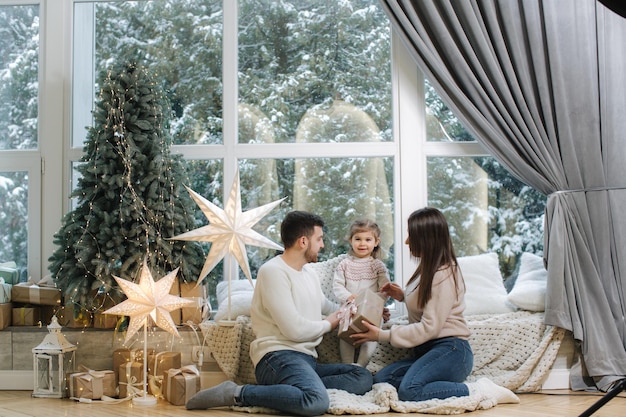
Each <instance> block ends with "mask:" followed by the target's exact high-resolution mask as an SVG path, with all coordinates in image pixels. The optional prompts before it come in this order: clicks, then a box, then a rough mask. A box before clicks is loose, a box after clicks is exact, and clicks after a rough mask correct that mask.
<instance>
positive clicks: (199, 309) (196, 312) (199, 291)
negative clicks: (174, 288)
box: [180, 282, 208, 324]
mask: <svg viewBox="0 0 626 417" xmlns="http://www.w3.org/2000/svg"><path fill="white" fill-rule="evenodd" d="M206 290H207V287H206V285H202V284H201V285H196V283H195V282H181V283H180V296H181V297H182V298H185V299H188V300H192V301H193V302H194V303H193V304H188V305H187V306H185V307H182V308H181V312H182V322H183V323H187V322H188V321H191V322H193V323H195V324H200V323H202V320H203V319H204V316H205V313H208V311H206V308H205V306H206V300H207V294H206Z"/></svg>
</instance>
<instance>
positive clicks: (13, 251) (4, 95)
mask: <svg viewBox="0 0 626 417" xmlns="http://www.w3.org/2000/svg"><path fill="white" fill-rule="evenodd" d="M39 50H40V48H39V5H38V4H11V5H0V263H1V262H10V261H12V262H15V263H16V264H17V265H18V266H19V268H20V269H21V270H23V271H24V274H25V273H26V269H27V266H28V265H29V263H30V264H31V266H34V265H35V263H38V262H39V259H40V258H39V247H38V245H37V242H38V240H39V237H40V234H39V231H38V226H39V218H38V217H39V209H38V206H39V199H38V192H39V185H40V177H39V171H40V163H39V158H40V156H39V152H38V148H39V146H38V140H39V138H38V129H39V106H38V105H39ZM33 203H34V204H33Z"/></svg>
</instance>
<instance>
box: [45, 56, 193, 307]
mask: <svg viewBox="0 0 626 417" xmlns="http://www.w3.org/2000/svg"><path fill="white" fill-rule="evenodd" d="M156 79H158V76H156V75H154V76H153V75H151V74H150V72H149V70H148V69H147V68H145V67H143V66H138V65H135V64H131V65H127V66H126V67H125V68H124V69H123V70H121V71H119V72H118V71H116V70H115V69H109V70H108V71H107V72H106V76H105V77H104V80H103V82H102V85H101V87H100V89H99V95H98V103H99V105H98V106H97V108H96V109H95V120H96V123H98V125H97V126H94V128H92V129H91V130H90V134H91V135H92V140H90V141H88V142H89V143H86V147H85V148H86V152H85V154H84V156H83V157H82V158H81V163H82V164H88V166H87V165H86V166H84V167H83V168H81V169H84V171H81V172H86V173H87V175H83V177H85V176H87V177H89V178H88V179H87V180H86V181H85V182H84V185H88V186H90V187H92V188H91V189H88V190H87V189H83V190H79V191H75V193H74V196H75V197H77V198H78V202H79V204H84V205H85V206H84V207H85V210H83V211H80V212H79V211H72V212H71V213H70V214H68V223H73V224H74V225H77V226H78V225H80V226H79V228H80V231H79V232H78V233H77V227H76V226H74V227H70V226H68V227H66V228H65V229H64V233H65V239H64V240H65V242H66V246H65V247H64V248H63V253H64V256H65V259H66V262H67V261H69V262H72V261H73V262H74V265H72V266H71V267H72V268H80V270H81V271H82V276H81V277H78V278H79V279H76V282H73V281H72V282H67V283H64V284H66V288H67V290H66V291H65V294H64V295H65V299H66V301H67V302H68V303H71V304H73V305H74V308H75V309H78V310H80V311H85V312H87V313H88V314H91V315H93V314H95V313H96V312H98V311H102V309H103V308H104V306H105V300H107V301H106V302H107V303H111V302H113V301H112V300H114V299H115V300H116V301H120V299H119V297H118V298H115V297H113V298H111V297H110V292H111V291H113V290H116V291H117V285H116V284H115V282H114V280H113V278H112V275H113V273H112V271H114V273H115V275H118V276H124V277H125V278H127V279H131V280H135V279H136V278H137V277H136V276H132V274H133V273H134V274H135V275H136V272H137V271H138V270H139V269H140V266H141V259H143V258H144V257H148V259H149V260H150V262H149V263H150V265H151V267H153V268H155V270H156V271H157V272H159V275H161V274H162V273H165V272H167V270H168V269H169V270H172V269H174V267H175V266H173V265H171V263H172V256H173V252H174V250H175V246H177V247H178V249H177V250H178V251H179V253H180V255H179V254H176V256H177V257H178V258H177V259H178V261H177V262H185V263H187V264H190V263H191V262H192V261H191V260H189V259H184V256H183V255H184V254H186V253H188V249H189V248H188V244H187V243H185V244H181V243H178V244H177V243H176V242H174V241H171V240H169V239H168V238H169V237H171V236H172V235H173V234H174V232H175V231H176V226H177V225H178V224H177V222H179V221H181V216H182V218H183V219H188V220H187V221H192V222H193V218H194V216H193V215H192V214H190V212H189V211H188V209H187V207H186V206H185V204H180V202H179V201H177V200H180V196H179V195H178V193H179V192H180V191H177V187H176V183H175V178H176V177H178V178H181V177H183V173H184V177H183V178H185V179H187V173H186V172H184V170H181V169H180V167H179V166H177V168H178V169H175V168H174V165H175V163H174V160H173V158H172V157H171V154H170V149H169V147H170V141H169V140H168V134H169V132H168V131H167V128H168V126H166V125H164V121H165V120H166V115H164V114H163V112H164V111H166V110H165V109H164V106H163V103H166V102H167V100H166V98H165V96H164V94H163V92H162V89H161V88H159V85H158V83H157V82H156V81H155V80H156ZM98 115H101V116H105V117H104V120H103V121H101V122H98ZM137 118H141V119H143V121H138V120H137ZM140 123H143V124H141V125H140ZM137 126H139V128H137ZM154 145H156V146H155V147H154V149H153V148H151V146H154ZM105 146H106V147H107V148H106V149H105V148H104V147H105ZM144 150H145V152H149V153H150V154H149V155H144V154H143V153H142V152H144ZM111 154H114V155H116V157H117V159H118V162H114V161H111ZM138 158H145V161H144V162H143V163H141V165H139V164H138V162H137V159H138ZM116 164H119V165H118V166H119V167H120V169H119V171H121V172H119V173H118V172H110V171H112V170H114V169H115V168H114V167H115V165H116ZM181 165H182V164H181ZM146 176H147V177H148V178H146ZM115 181H118V183H115ZM120 181H121V184H120V183H119V182H120ZM79 184H80V180H79ZM111 184H114V185H117V186H118V188H117V189H118V191H119V193H118V195H117V196H116V197H114V198H116V199H117V200H116V203H117V206H118V208H117V210H116V211H117V213H116V215H117V219H118V221H119V223H120V224H121V225H126V224H132V225H133V227H129V228H127V229H130V230H126V229H124V228H121V229H122V230H120V232H119V236H115V237H114V238H115V239H118V240H119V242H120V243H118V245H121V246H124V248H126V249H127V250H126V251H124V250H122V251H119V253H123V254H125V255H126V256H125V257H123V256H120V255H119V253H118V252H116V251H115V250H114V249H111V248H110V245H111V242H99V241H98V237H99V236H100V235H98V233H100V232H101V231H100V230H99V228H100V227H105V225H101V224H94V223H93V222H94V221H96V220H97V221H98V222H102V219H103V218H107V216H109V215H110V214H112V213H108V212H105V213H102V211H106V209H103V207H108V206H106V205H104V206H103V205H101V203H102V199H103V198H104V199H107V198H108V199H110V197H111V196H110V195H108V196H107V192H109V193H110V190H111V189H115V186H112V185H111ZM183 191H184V190H183ZM111 206H112V205H111ZM177 208H178V209H179V210H180V212H177ZM109 217H110V216H109ZM189 219H190V220H189ZM188 226H190V225H187V227H188ZM184 227H185V226H183V228H184ZM73 235H77V236H78V237H77V238H72V236H73ZM131 250H132V251H133V252H130V251H131ZM196 251H197V254H198V255H199V256H198V259H197V265H198V266H197V267H196V268H197V270H198V271H199V269H200V266H201V264H202V262H203V259H204V256H203V254H202V250H201V249H196ZM65 265H66V264H65V263H64V264H62V265H61V266H60V268H59V270H58V271H57V273H56V275H57V277H63V274H64V273H65V272H66V269H65ZM94 265H95V267H94ZM177 266H178V265H176V267H177ZM192 266H193V265H192ZM181 269H182V268H181ZM132 271H134V272H132ZM192 278H193V277H190V276H187V277H186V279H187V280H191V279H192ZM81 280H82V281H84V282H80V281H81ZM90 281H91V282H93V283H92V284H91V287H90V288H87V287H86V285H85V283H87V282H90ZM98 289H99V290H98ZM117 295H119V294H117Z"/></svg>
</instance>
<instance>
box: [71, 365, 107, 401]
mask: <svg viewBox="0 0 626 417" xmlns="http://www.w3.org/2000/svg"><path fill="white" fill-rule="evenodd" d="M67 386H68V395H69V397H70V398H71V399H79V398H88V399H90V400H99V399H101V398H102V397H115V396H117V384H116V383H115V372H113V371H93V370H88V371H85V372H77V373H73V374H70V376H69V378H68V379H67Z"/></svg>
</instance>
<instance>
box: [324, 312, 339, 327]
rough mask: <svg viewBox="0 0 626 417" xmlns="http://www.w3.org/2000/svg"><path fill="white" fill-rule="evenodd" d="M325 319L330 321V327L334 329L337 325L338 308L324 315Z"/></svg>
mask: <svg viewBox="0 0 626 417" xmlns="http://www.w3.org/2000/svg"><path fill="white" fill-rule="evenodd" d="M326 320H328V321H329V322H330V329H331V330H332V329H334V328H335V327H337V326H338V325H339V310H337V311H335V312H333V313H332V314H330V315H328V316H327V317H326Z"/></svg>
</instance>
